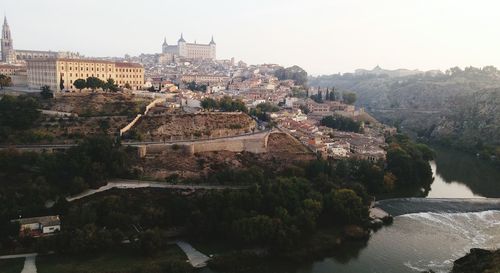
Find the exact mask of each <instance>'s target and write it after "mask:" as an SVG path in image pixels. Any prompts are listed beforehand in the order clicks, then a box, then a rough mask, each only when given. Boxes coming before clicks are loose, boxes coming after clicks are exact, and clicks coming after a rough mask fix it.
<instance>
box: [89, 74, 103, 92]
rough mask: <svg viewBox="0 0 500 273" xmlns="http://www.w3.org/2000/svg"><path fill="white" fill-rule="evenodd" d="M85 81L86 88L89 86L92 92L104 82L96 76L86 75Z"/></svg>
mask: <svg viewBox="0 0 500 273" xmlns="http://www.w3.org/2000/svg"><path fill="white" fill-rule="evenodd" d="M86 83H87V88H90V89H91V90H92V92H94V91H95V90H96V89H98V88H101V87H102V86H103V85H104V82H103V81H102V80H101V79H99V78H97V77H88V78H87V81H86Z"/></svg>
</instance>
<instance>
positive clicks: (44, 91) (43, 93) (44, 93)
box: [40, 85, 54, 99]
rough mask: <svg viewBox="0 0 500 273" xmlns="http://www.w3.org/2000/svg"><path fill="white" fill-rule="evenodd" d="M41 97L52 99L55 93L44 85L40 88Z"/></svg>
mask: <svg viewBox="0 0 500 273" xmlns="http://www.w3.org/2000/svg"><path fill="white" fill-rule="evenodd" d="M40 90H41V92H40V96H42V98H43V99H51V98H53V97H54V93H53V92H52V90H51V89H50V86H48V85H44V86H42V87H41V88H40Z"/></svg>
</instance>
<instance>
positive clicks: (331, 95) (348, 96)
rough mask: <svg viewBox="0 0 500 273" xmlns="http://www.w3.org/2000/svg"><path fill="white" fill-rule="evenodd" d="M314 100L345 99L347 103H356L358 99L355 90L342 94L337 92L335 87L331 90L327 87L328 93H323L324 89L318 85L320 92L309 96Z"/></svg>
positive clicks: (320, 101) (319, 101)
mask: <svg viewBox="0 0 500 273" xmlns="http://www.w3.org/2000/svg"><path fill="white" fill-rule="evenodd" d="M309 97H310V98H311V99H312V100H314V101H315V102H317V103H323V102H324V101H337V100H338V101H343V102H344V103H346V104H351V105H352V104H354V103H355V102H356V100H357V95H356V93H353V92H343V93H342V96H340V95H338V94H337V93H336V92H335V88H332V90H331V91H330V90H329V89H328V88H326V93H325V94H324V95H323V91H321V88H319V87H318V92H316V94H314V95H311V96H309Z"/></svg>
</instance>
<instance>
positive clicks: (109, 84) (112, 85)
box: [103, 78, 118, 92]
mask: <svg viewBox="0 0 500 273" xmlns="http://www.w3.org/2000/svg"><path fill="white" fill-rule="evenodd" d="M103 86H106V88H107V89H109V91H111V92H117V91H118V85H117V84H116V83H115V80H114V79H111V78H109V79H108V80H107V81H106V83H105V84H104V85H103Z"/></svg>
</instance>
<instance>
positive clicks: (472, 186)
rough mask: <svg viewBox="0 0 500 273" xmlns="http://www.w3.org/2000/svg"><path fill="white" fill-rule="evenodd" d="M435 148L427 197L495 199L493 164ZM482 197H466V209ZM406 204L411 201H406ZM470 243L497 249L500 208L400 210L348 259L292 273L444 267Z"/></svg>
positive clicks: (392, 272) (498, 185)
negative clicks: (430, 183) (417, 211)
mask: <svg viewBox="0 0 500 273" xmlns="http://www.w3.org/2000/svg"><path fill="white" fill-rule="evenodd" d="M436 151H437V157H436V160H435V161H433V162H431V167H432V171H433V175H434V182H433V184H432V185H431V191H430V192H429V194H428V196H427V198H485V197H489V198H500V172H499V171H498V170H497V169H495V168H493V167H492V166H490V165H488V164H487V163H485V162H482V161H480V160H478V159H476V158H475V157H473V156H470V155H468V154H465V153H461V152H457V151H450V150H446V149H440V148H437V149H436ZM481 200H483V201H481ZM481 200H474V201H470V202H471V204H470V206H471V208H472V207H474V206H476V205H475V203H481V204H483V203H487V202H488V201H490V200H489V199H488V200H485V199H481ZM420 201H421V202H420V203H425V200H420ZM458 201H460V200H458ZM491 201H493V200H491ZM497 201H498V200H497ZM468 202H469V201H468ZM427 203H428V202H427ZM465 203H466V204H467V205H469V203H467V202H465ZM446 204H447V203H446V201H439V200H438V201H436V202H435V203H433V204H432V206H433V207H434V208H436V209H438V208H440V207H443V206H445V205H446ZM407 206H415V205H414V204H411V202H410V204H407ZM351 247H352V248H355V247H358V248H359V246H356V245H352V246H351ZM473 247H480V248H500V211H498V210H488V211H481V212H466V213H463V212H454V213H443V212H421V213H411V214H404V215H400V216H397V217H395V218H394V223H393V224H392V225H391V226H388V227H384V228H382V229H381V230H379V231H378V232H376V233H374V234H372V236H371V238H370V240H369V241H368V243H367V244H366V246H365V247H364V248H362V249H360V250H359V251H354V253H356V254H355V255H352V256H351V257H350V258H349V259H347V260H346V257H342V258H338V257H329V258H325V259H323V260H320V261H316V262H314V263H312V264H309V265H305V266H303V267H302V268H299V269H298V270H297V271H296V273H326V272H335V273H376V272H380V273H406V272H407V273H415V272H422V271H424V270H429V269H432V270H434V271H435V272H449V270H450V269H451V267H452V266H453V261H454V260H455V259H457V258H459V257H461V256H463V255H464V254H465V253H467V252H468V251H469V249H470V248H473ZM348 252H353V251H348Z"/></svg>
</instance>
